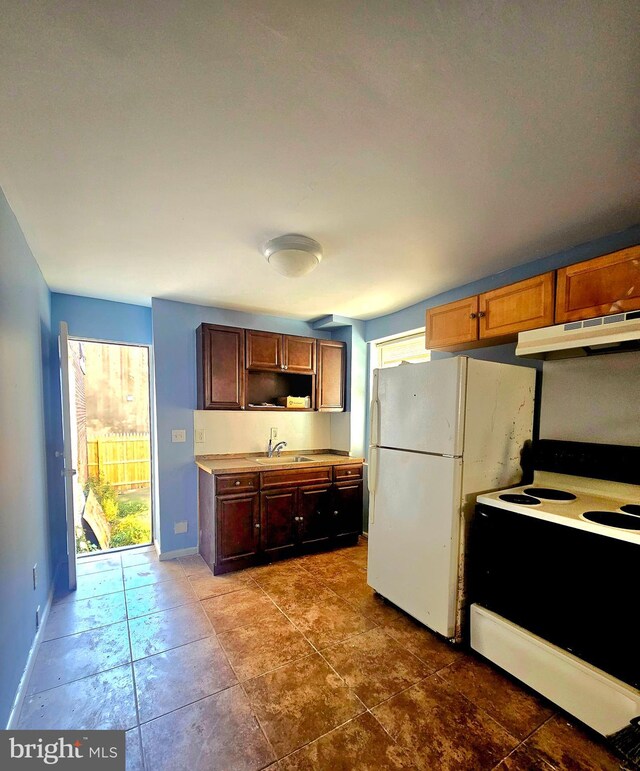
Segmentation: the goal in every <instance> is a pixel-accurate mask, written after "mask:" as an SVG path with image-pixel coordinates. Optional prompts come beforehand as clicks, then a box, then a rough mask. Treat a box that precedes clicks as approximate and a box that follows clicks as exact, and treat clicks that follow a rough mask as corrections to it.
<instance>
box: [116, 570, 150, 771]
mask: <svg viewBox="0 0 640 771" xmlns="http://www.w3.org/2000/svg"><path fill="white" fill-rule="evenodd" d="M120 565H121V567H122V583H123V584H124V587H125V591H124V612H125V617H126V620H127V637H128V638H129V656H130V658H131V661H130V667H131V684H132V685H133V701H134V704H135V709H136V726H135V729H136V734H137V736H138V749H139V750H140V759H141V760H142V768H143V769H146V767H147V763H146V761H145V759H144V746H143V744H142V729H141V728H140V710H139V708H138V685H137V683H136V672H135V668H134V666H133V644H132V643H131V628H130V627H129V605H128V603H127V589H126V583H125V580H124V565H123V564H122V558H120ZM124 755H125V763H126V759H127V750H126V736H125V752H124Z"/></svg>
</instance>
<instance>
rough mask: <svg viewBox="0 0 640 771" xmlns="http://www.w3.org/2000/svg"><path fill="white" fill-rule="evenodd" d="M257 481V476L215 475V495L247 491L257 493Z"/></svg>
mask: <svg viewBox="0 0 640 771" xmlns="http://www.w3.org/2000/svg"><path fill="white" fill-rule="evenodd" d="M259 481H260V480H259V477H258V474H220V475H218V474H216V493H217V494H218V495H224V494H225V493H226V494H227V495H230V494H233V493H244V492H247V490H249V491H255V492H257V491H258V486H259Z"/></svg>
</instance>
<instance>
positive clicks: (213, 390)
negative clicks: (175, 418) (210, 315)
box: [196, 324, 245, 410]
mask: <svg viewBox="0 0 640 771" xmlns="http://www.w3.org/2000/svg"><path fill="white" fill-rule="evenodd" d="M244 342H245V341H244V329H236V328H235V327H221V326H216V325H214V324H201V325H200V327H199V328H198V331H197V335H196V343H197V349H198V350H197V370H198V372H197V375H198V409H200V410H240V409H244V388H245V379H244V374H245V369H244Z"/></svg>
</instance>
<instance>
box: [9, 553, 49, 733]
mask: <svg viewBox="0 0 640 771" xmlns="http://www.w3.org/2000/svg"><path fill="white" fill-rule="evenodd" d="M59 569H60V565H59V564H58V567H57V568H56V570H55V572H54V575H53V581H52V582H51V586H50V587H49V596H48V597H47V603H46V605H45V606H44V610H43V611H42V614H41V616H40V626H39V627H38V631H37V632H36V634H35V636H34V638H33V642H32V643H31V648H30V649H29V655H28V656H27V663H26V664H25V667H24V672H23V673H22V677H21V678H20V682H19V683H18V690H17V691H16V696H15V699H14V700H13V706H12V707H11V712H10V713H9V719H8V720H7V731H11V730H14V729H15V727H16V724H17V722H18V718H19V717H20V712H21V710H22V705H23V703H24V700H25V697H26V695H27V694H26V690H27V684H28V682H29V678H30V677H31V673H32V672H33V667H34V666H35V663H36V656H37V654H38V648H39V647H40V643H41V641H42V635H43V634H44V628H45V626H46V624H47V619H48V618H49V611H50V610H51V604H52V603H53V592H54V589H55V586H56V580H57V578H58V572H59Z"/></svg>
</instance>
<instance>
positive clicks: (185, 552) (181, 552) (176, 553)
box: [156, 544, 198, 560]
mask: <svg viewBox="0 0 640 771" xmlns="http://www.w3.org/2000/svg"><path fill="white" fill-rule="evenodd" d="M156 550H157V551H158V558H159V559H160V560H174V559H175V558H176V557H188V556H190V555H191V554H197V553H198V547H197V546H189V548H188V549H174V550H173V551H163V552H161V551H160V550H159V549H158V544H156Z"/></svg>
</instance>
